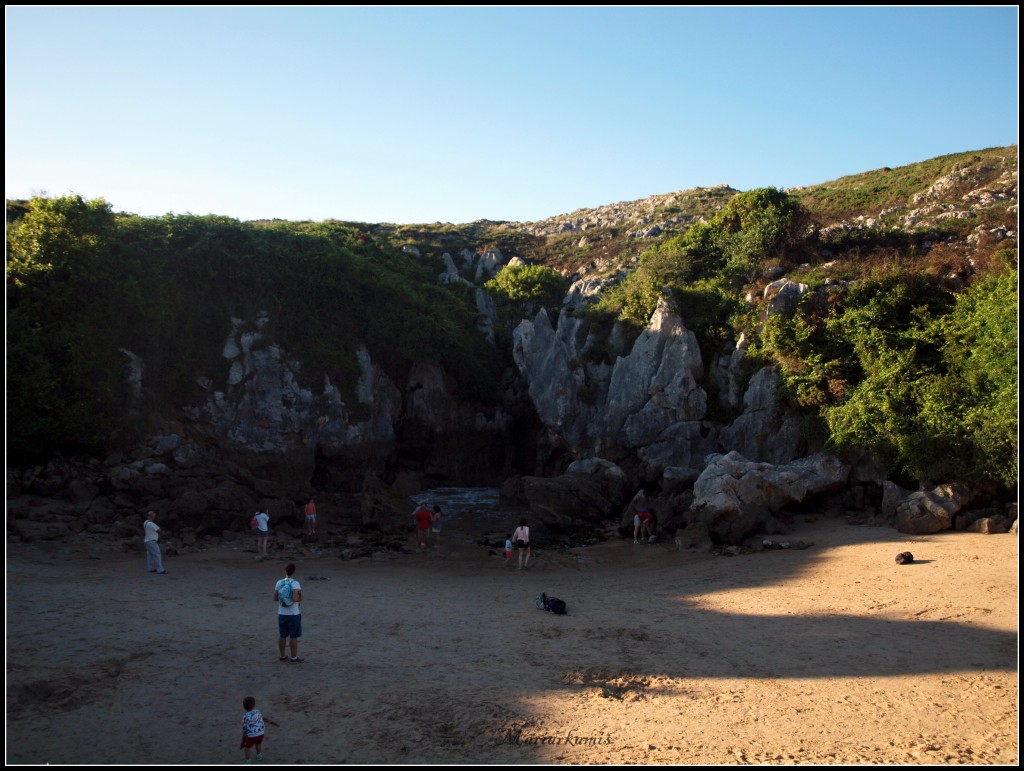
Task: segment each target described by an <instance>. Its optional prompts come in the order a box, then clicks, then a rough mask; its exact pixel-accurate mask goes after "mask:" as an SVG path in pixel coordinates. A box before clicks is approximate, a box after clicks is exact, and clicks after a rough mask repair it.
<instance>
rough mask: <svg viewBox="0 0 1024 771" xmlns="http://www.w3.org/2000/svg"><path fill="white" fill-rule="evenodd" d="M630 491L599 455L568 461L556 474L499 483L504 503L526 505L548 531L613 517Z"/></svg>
mask: <svg viewBox="0 0 1024 771" xmlns="http://www.w3.org/2000/svg"><path fill="white" fill-rule="evenodd" d="M630 493H631V488H630V486H629V480H628V478H627V476H626V474H625V472H623V470H622V469H621V468H619V467H618V466H616V465H615V464H614V463H611V462H609V461H606V460H602V459H600V458H589V459H585V460H580V461H575V462H573V463H571V464H569V467H568V468H567V469H566V471H565V473H564V474H562V475H560V476H556V477H518V478H514V479H510V480H507V481H506V483H505V484H504V485H503V486H502V491H501V498H502V501H503V502H505V503H511V504H524V505H527V506H529V507H530V510H531V512H532V513H533V514H534V515H535V517H536V519H537V521H538V523H539V524H541V525H542V526H543V527H544V528H545V529H547V530H548V531H552V532H564V531H569V530H574V529H579V528H581V527H584V528H585V527H588V526H595V525H597V524H599V523H600V522H602V521H606V520H608V519H611V518H613V517H614V516H615V515H616V514H617V513H618V511H619V509H620V508H621V507H622V505H623V504H624V503H625V501H626V499H627V497H628V496H629V494H630Z"/></svg>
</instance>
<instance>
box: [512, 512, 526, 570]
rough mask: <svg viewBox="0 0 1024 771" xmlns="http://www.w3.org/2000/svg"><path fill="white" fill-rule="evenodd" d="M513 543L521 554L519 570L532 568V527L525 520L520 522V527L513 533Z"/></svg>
mask: <svg viewBox="0 0 1024 771" xmlns="http://www.w3.org/2000/svg"><path fill="white" fill-rule="evenodd" d="M512 543H513V544H515V547H516V551H518V552H519V569H520V570H523V569H526V568H529V567H530V527H529V525H527V524H526V520H525V519H521V520H519V527H517V528H516V531H515V532H514V533H512Z"/></svg>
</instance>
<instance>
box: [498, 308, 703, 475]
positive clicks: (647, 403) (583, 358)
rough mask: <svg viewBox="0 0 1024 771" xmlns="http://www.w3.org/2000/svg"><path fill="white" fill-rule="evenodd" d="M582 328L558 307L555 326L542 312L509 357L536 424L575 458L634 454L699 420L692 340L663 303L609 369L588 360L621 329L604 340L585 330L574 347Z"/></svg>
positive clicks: (518, 336) (523, 329) (523, 328)
mask: <svg viewBox="0 0 1024 771" xmlns="http://www.w3.org/2000/svg"><path fill="white" fill-rule="evenodd" d="M582 328H583V320H582V319H581V318H578V317H575V316H572V315H570V314H569V313H568V312H567V311H565V310H563V311H562V312H561V313H560V314H559V316H558V324H557V326H553V325H552V324H551V321H550V317H549V316H548V314H547V312H545V311H542V312H540V313H538V314H537V316H535V317H534V319H533V320H532V321H523V322H522V323H520V324H519V326H517V327H516V329H515V331H514V334H513V338H514V345H513V357H514V360H515V363H516V366H517V367H518V368H519V370H520V372H521V373H522V374H523V376H524V377H525V378H526V380H527V382H528V383H529V389H530V391H529V392H530V398H531V400H532V402H533V404H534V407H535V408H536V410H537V413H538V415H539V417H540V419H541V421H542V422H543V423H544V425H545V426H547V427H548V428H549V429H552V430H554V431H556V432H557V433H558V435H559V437H560V438H561V439H562V440H563V441H564V442H565V444H566V445H567V446H568V447H569V448H570V450H571V451H572V453H573V454H574V455H575V456H577V457H587V456H591V455H597V456H601V457H610V458H613V459H614V458H616V457H623V456H625V455H635V453H636V451H637V450H638V449H639V448H642V447H646V446H648V445H650V444H652V443H653V442H655V441H656V440H657V439H658V437H659V436H661V434H662V433H663V432H664V431H666V430H667V429H669V428H670V427H671V426H674V425H675V424H677V423H679V422H687V421H690V422H692V421H699V420H700V419H701V418H702V417H703V416H704V413H705V411H706V408H707V395H706V394H705V393H704V391H703V389H701V388H700V386H699V385H698V384H697V381H698V379H700V378H701V377H702V376H703V364H702V362H701V355H700V348H699V346H698V345H697V339H696V337H695V336H694V334H693V332H691V331H690V330H688V329H686V327H685V326H684V325H683V322H682V320H681V319H680V318H679V316H678V315H676V314H674V313H672V312H671V311H669V309H668V307H667V306H666V304H665V303H664V302H662V303H660V304H659V306H658V308H657V310H656V311H655V312H654V314H653V315H652V317H651V321H650V323H649V324H648V326H647V328H646V329H645V330H644V331H643V332H642V333H641V334H640V336H639V337H638V338H637V339H636V340H635V341H634V342H633V344H632V346H631V347H630V349H629V351H628V352H624V355H621V356H617V357H616V358H615V363H614V364H607V363H605V362H592V361H588V359H589V358H590V354H591V352H592V350H593V349H595V348H596V347H597V346H599V345H600V346H606V347H609V348H612V349H613V350H614V349H615V348H616V347H618V341H617V340H616V335H620V336H621V330H617V331H616V332H614V333H613V334H612V336H611V337H610V338H609V339H608V340H599V339H597V337H596V336H595V335H594V334H593V333H589V334H587V336H586V338H585V339H584V340H583V341H582V345H581V341H580V336H581V330H582Z"/></svg>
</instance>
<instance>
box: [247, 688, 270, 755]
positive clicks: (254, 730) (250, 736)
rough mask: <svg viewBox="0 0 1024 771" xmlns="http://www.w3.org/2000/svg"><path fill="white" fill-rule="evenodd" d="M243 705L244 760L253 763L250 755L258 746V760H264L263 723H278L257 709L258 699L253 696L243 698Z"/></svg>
mask: <svg viewBox="0 0 1024 771" xmlns="http://www.w3.org/2000/svg"><path fill="white" fill-rule="evenodd" d="M242 706H243V707H244V708H245V714H244V715H242V749H243V750H245V760H243V761H242V762H243V763H246V764H248V763H252V759H251V758H250V757H249V756H250V754H251V753H252V750H253V748H254V747H255V748H256V760H263V752H262V749H263V735H264V728H263V723H264V722H267V723H270V725H277V723H275V722H274V721H273V720H271V719H270V718H269V717H265V716H264V715H263V714H262V713H261V712H260V711H259V710H258V709H256V699H255V698H254V697H252V696H246V697H245V698H244V699H242Z"/></svg>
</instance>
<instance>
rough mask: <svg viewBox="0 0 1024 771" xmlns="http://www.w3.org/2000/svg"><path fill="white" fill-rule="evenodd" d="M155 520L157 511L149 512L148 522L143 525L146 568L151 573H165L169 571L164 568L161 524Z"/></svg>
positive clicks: (147, 514) (147, 515)
mask: <svg viewBox="0 0 1024 771" xmlns="http://www.w3.org/2000/svg"><path fill="white" fill-rule="evenodd" d="M154 520H156V512H155V511H150V512H147V513H146V524H144V525H143V526H142V527H143V531H144V532H145V534H146V539H145V542H146V570H148V571H149V572H150V573H160V574H164V573H166V572H167V571H166V570H164V561H163V558H162V557H161V556H160V525H158V524H157V523H156V522H155V521H154Z"/></svg>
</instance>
